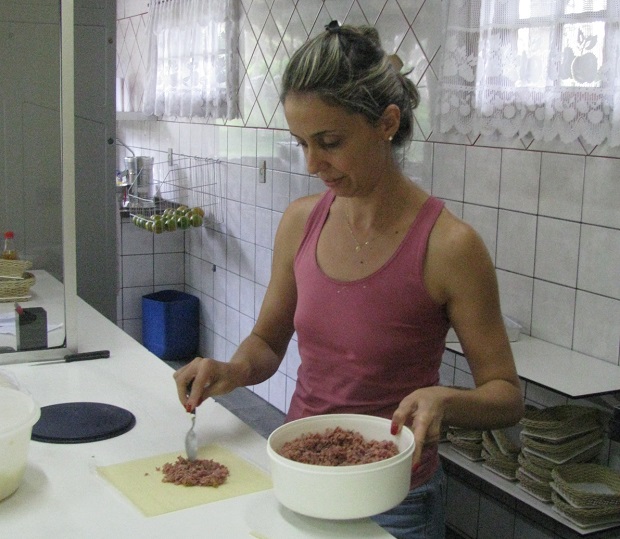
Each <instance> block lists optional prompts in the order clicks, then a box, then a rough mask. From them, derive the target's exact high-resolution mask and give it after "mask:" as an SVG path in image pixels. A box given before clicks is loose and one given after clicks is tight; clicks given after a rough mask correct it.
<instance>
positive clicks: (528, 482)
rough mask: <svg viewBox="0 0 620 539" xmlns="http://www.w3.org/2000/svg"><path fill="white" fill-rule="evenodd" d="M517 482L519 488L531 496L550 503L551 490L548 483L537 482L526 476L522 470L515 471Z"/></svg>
mask: <svg viewBox="0 0 620 539" xmlns="http://www.w3.org/2000/svg"><path fill="white" fill-rule="evenodd" d="M517 481H518V482H519V487H521V489H522V490H525V491H526V492H527V493H529V494H531V495H532V496H535V497H536V498H538V499H539V500H541V501H543V502H547V503H549V502H550V501H551V491H552V489H551V484H550V483H548V482H541V481H537V480H536V479H534V478H533V477H531V476H530V475H528V474H527V472H525V471H524V470H523V468H519V469H518V470H517Z"/></svg>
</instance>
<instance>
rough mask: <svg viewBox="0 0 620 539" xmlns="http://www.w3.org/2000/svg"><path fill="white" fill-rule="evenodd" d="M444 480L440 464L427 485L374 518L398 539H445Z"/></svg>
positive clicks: (414, 490) (413, 491)
mask: <svg viewBox="0 0 620 539" xmlns="http://www.w3.org/2000/svg"><path fill="white" fill-rule="evenodd" d="M444 492H445V480H444V474H443V470H442V468H441V465H440V466H439V468H438V469H437V472H435V475H433V477H431V478H430V479H429V480H428V481H427V482H426V483H425V484H424V485H422V486H420V487H418V488H415V489H413V490H410V491H409V494H407V497H406V498H405V499H404V500H403V501H402V502H401V503H400V505H397V506H396V507H394V508H393V509H390V510H389V511H386V512H385V513H381V514H380V515H376V516H374V517H372V520H374V521H375V522H376V523H377V524H379V526H381V527H382V528H383V529H385V531H387V532H388V533H391V534H392V535H393V536H394V537H396V538H397V539H444V537H445V533H446V523H445V513H444Z"/></svg>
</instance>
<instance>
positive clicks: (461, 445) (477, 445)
mask: <svg viewBox="0 0 620 539" xmlns="http://www.w3.org/2000/svg"><path fill="white" fill-rule="evenodd" d="M448 440H449V441H450V443H451V444H452V447H453V448H454V450H455V451H456V452H457V453H460V454H461V455H463V456H464V457H467V458H468V459H469V460H473V461H479V460H482V442H481V441H474V440H468V439H465V440H463V439H461V438H459V437H458V436H455V435H454V433H452V432H451V431H448Z"/></svg>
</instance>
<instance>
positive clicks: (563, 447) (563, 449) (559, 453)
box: [521, 429, 603, 460]
mask: <svg viewBox="0 0 620 539" xmlns="http://www.w3.org/2000/svg"><path fill="white" fill-rule="evenodd" d="M602 439H603V431H602V430H601V429H597V430H595V431H592V432H589V433H587V434H584V435H583V436H579V437H578V438H571V439H570V440H569V441H568V442H564V443H554V442H546V441H542V440H539V439H534V438H530V437H529V436H527V435H526V434H525V433H521V441H522V442H523V447H527V448H528V449H531V450H533V451H536V452H538V453H541V454H543V455H544V456H548V457H549V458H551V459H552V460H557V459H560V460H562V459H568V458H570V457H572V456H574V455H575V454H577V453H579V452H581V451H582V450H585V449H586V448H587V447H589V446H591V445H592V444H594V443H596V442H598V441H600V440H602Z"/></svg>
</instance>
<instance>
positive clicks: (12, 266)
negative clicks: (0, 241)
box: [0, 258, 32, 279]
mask: <svg viewBox="0 0 620 539" xmlns="http://www.w3.org/2000/svg"><path fill="white" fill-rule="evenodd" d="M31 267H32V262H30V261H29V260H6V259H4V258H0V277H7V278H10V279H21V278H22V276H23V274H24V272H25V271H26V270H28V269H30V268H31Z"/></svg>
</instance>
